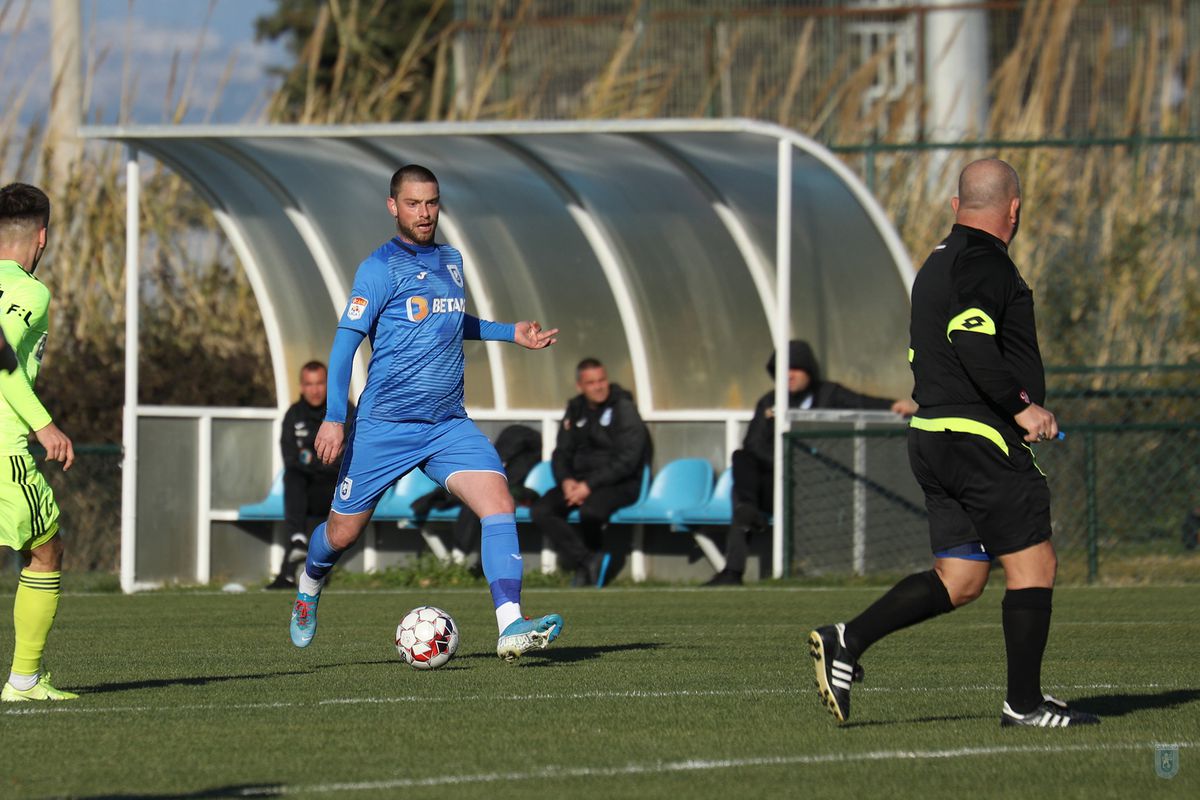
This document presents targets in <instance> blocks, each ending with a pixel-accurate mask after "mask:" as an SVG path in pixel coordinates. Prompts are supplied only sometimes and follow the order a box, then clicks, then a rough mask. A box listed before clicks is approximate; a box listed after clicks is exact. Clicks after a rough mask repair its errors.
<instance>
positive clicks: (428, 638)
mask: <svg viewBox="0 0 1200 800" xmlns="http://www.w3.org/2000/svg"><path fill="white" fill-rule="evenodd" d="M457 650H458V625H457V623H455V622H454V618H453V617H451V616H450V615H449V614H447V613H446V612H445V611H442V610H441V609H440V608H434V607H433V606H420V607H419V608H414V609H413V610H412V611H410V612H408V613H407V614H405V615H404V619H402V620H400V624H399V625H397V626H396V652H398V653H399V654H400V658H402V659H403V660H404V663H406V664H408V665H409V666H410V667H412V668H413V669H437V668H438V667H440V666H442V665H443V664H445V663H446V662H447V661H449V660H450V659H451V658H453V657H454V653H455V652H456V651H457Z"/></svg>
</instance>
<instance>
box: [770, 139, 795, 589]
mask: <svg viewBox="0 0 1200 800" xmlns="http://www.w3.org/2000/svg"><path fill="white" fill-rule="evenodd" d="M778 169H779V173H778V176H777V178H778V195H777V201H776V218H775V322H776V325H775V442H774V451H773V452H774V455H775V461H774V463H775V465H776V468H775V470H774V471H773V474H772V477H771V479H772V480H773V481H774V482H775V497H774V502H773V503H772V506H771V510H772V513H773V515H774V520H775V524H774V530H773V532H772V533H773V537H772V542H771V561H772V566H771V575H772V577H775V578H782V577H783V537H784V530H785V528H784V524H785V522H788V520H785V519H784V514H783V510H784V509H783V492H784V484H783V432H784V430H785V429H786V427H787V425H788V391H787V377H788V375H787V374H788V337H789V335H790V333H791V324H790V320H791V318H792V314H791V300H792V144H791V142H788V141H786V140H783V139H780V140H779V167H778Z"/></svg>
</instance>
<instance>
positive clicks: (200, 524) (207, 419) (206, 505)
mask: <svg viewBox="0 0 1200 800" xmlns="http://www.w3.org/2000/svg"><path fill="white" fill-rule="evenodd" d="M196 440H197V441H196V445H197V446H196V477H197V485H196V583H198V584H200V585H201V586H204V585H206V584H207V583H208V582H209V581H210V580H212V520H211V518H210V512H211V511H212V469H213V462H212V417H211V416H210V415H208V414H204V415H202V416H201V417H200V419H198V420H197V421H196Z"/></svg>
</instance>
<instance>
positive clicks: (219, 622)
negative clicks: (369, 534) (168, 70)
mask: <svg viewBox="0 0 1200 800" xmlns="http://www.w3.org/2000/svg"><path fill="white" fill-rule="evenodd" d="M1001 577H1002V576H998V579H994V583H995V585H993V586H992V587H991V588H990V589H989V590H988V591H987V592H986V593H985V595H984V597H983V598H982V599H981V600H979V601H978V602H977V603H976V604H974V605H973V606H970V607H967V608H965V609H962V610H960V611H958V612H955V613H954V614H951V615H949V616H946V617H942V618H940V619H937V620H934V621H931V622H929V623H926V624H924V625H921V626H918V627H916V628H913V629H910V630H907V631H902V632H900V633H897V634H895V635H893V636H892V637H890V638H888V639H885V640H884V641H883V642H880V643H879V644H877V645H876V646H875V647H874V648H873V649H872V650H871V651H870V652H869V653H868V654H867V656H866V658H865V659H864V662H863V665H864V667H865V669H866V683H865V684H856V686H855V689H854V694H853V705H852V712H853V714H852V718H851V720H850V722H849V723H848V724H845V725H842V726H838V725H837V724H836V723H834V721H833V719H832V718H831V717H830V716H829V715H828V714H827V713H826V712H825V711H824V710H823V709H822V707H821V706H820V705H819V703H818V701H817V696H816V691H815V689H814V688H813V680H812V662H811V659H810V658H809V656H808V651H807V646H806V641H805V640H806V635H807V632H808V630H809V629H810V627H812V626H814V625H816V624H821V623H826V622H833V621H837V620H840V619H846V618H848V617H850V616H852V615H853V614H854V613H857V611H859V610H860V609H861V608H863V607H865V605H866V604H867V603H869V602H870V601H871V600H873V599H874V598H875V597H877V596H878V595H879V594H881V592H882V589H881V588H844V589H830V588H806V587H801V586H787V585H784V586H770V587H766V588H761V589H760V588H753V589H750V588H748V589H742V590H698V589H669V588H654V589H639V588H619V587H618V588H614V589H611V590H610V589H605V590H604V591H595V590H558V589H532V590H527V592H526V594H525V598H524V599H525V610H526V612H527V613H530V614H540V613H546V612H549V611H559V612H561V613H562V614H563V615H564V617H565V618H566V628H565V633H564V635H563V636H562V638H561V639H560V640H559V641H558V642H556V643H555V644H554V645H552V646H551V647H550V648H549V649H547V650H545V651H541V652H538V653H535V654H531V655H528V656H527V657H526V658H524V659H523V660H522V661H521V662H520V663H518V664H516V665H508V664H504V663H502V662H501V661H499V660H498V659H497V658H496V656H495V641H496V635H495V622H494V617H493V614H492V609H491V603H490V602H489V600H488V597H487V593H486V590H485V589H481V588H476V589H469V590H432V589H431V590H404V591H394V590H392V591H388V590H380V591H351V590H349V589H347V588H341V589H340V590H339V587H338V586H337V585H334V586H332V587H331V588H330V589H329V590H328V591H327V592H326V596H325V597H324V598H323V600H322V604H321V612H320V630H319V633H318V635H317V638H316V640H315V641H314V643H313V645H312V646H311V647H309V648H308V649H307V650H304V651H298V650H296V649H294V648H293V647H292V646H291V644H290V643H289V641H288V637H287V632H286V626H287V617H288V613H289V604H290V600H291V597H290V595H287V594H284V593H267V592H250V593H247V594H240V595H236V594H219V593H203V592H196V593H187V592H163V593H149V594H143V595H138V596H121V595H109V594H67V595H65V596H64V598H63V602H62V605H61V607H60V610H59V617H58V622H57V624H56V626H55V629H54V631H53V633H52V636H51V641H50V647H49V650H48V654H49V657H50V658H49V664H50V666H51V668H52V670H53V672H54V675H55V679H56V681H55V682H56V683H57V684H58V685H59V686H61V687H62V688H66V689H74V690H77V691H79V692H81V693H82V694H83V696H82V697H81V699H79V700H77V701H74V702H71V703H57V704H20V705H17V704H13V705H8V704H5V705H4V706H3V707H0V753H2V761H0V797H4V798H10V797H11V798H50V797H90V798H101V797H104V798H150V797H155V798H183V797H187V798H198V797H242V796H248V797H271V796H277V795H279V796H289V797H326V798H328V797H346V798H374V797H414V796H420V797H453V798H475V797H479V798H496V797H515V796H518V795H520V796H540V797H546V798H559V797H569V798H572V800H580V799H582V798H644V797H670V798H676V799H678V798H686V800H695V798H707V797H713V798H718V797H719V798H729V797H746V798H758V797H813V798H822V797H836V798H867V797H891V798H903V797H913V798H922V800H926V799H927V798H938V797H946V798H955V800H961V798H963V797H981V796H982V797H1017V796H1020V797H1053V798H1062V797H1078V798H1088V799H1089V800H1092V799H1093V798H1098V797H1131V796H1132V797H1142V796H1145V797H1150V796H1153V797H1197V796H1200V747H1198V745H1200V615H1198V613H1197V610H1198V609H1200V587H1197V586H1186V585H1184V586H1168V587H1147V588H1121V589H1112V588H1062V589H1059V590H1058V591H1057V592H1056V593H1055V607H1054V625H1053V628H1052V630H1051V638H1050V645H1049V648H1048V651H1047V657H1046V663H1045V668H1044V673H1043V674H1044V682H1045V688H1046V690H1047V691H1050V692H1052V693H1054V694H1055V695H1056V696H1059V697H1061V698H1063V699H1065V700H1069V701H1072V702H1074V703H1077V704H1078V705H1079V706H1080V707H1082V708H1085V709H1087V710H1090V711H1093V712H1095V713H1098V714H1100V715H1102V716H1103V718H1104V721H1103V724H1101V725H1099V726H1097V727H1094V728H1081V729H1074V730H1072V729H1068V730H1026V729H1004V730H1001V729H1000V728H999V726H998V721H999V711H1000V704H1001V702H1002V700H1003V696H1004V689H1003V686H1004V673H1005V669H1004V645H1003V640H1002V636H1001V630H1000V625H999V619H1000V608H999V603H1000V599H1001V597H1002V595H1003V589H1002V585H1001V584H1000V581H999V578H1001ZM7 603H11V595H7V596H3V597H2V598H0V614H2V616H0V663H3V664H4V665H5V667H6V666H7V663H8V659H9V657H10V656H11V646H12V645H11V642H12V623H11V614H10V613H9V610H8V606H7V605H6V604H7ZM424 603H429V604H434V605H438V606H440V607H442V608H445V609H446V610H448V611H449V612H450V613H451V614H453V615H454V617H455V619H456V620H457V621H458V623H459V625H460V627H461V629H462V632H463V633H462V644H461V647H460V649H459V652H458V655H457V657H456V658H455V659H454V660H453V661H451V662H450V663H449V664H448V665H447V666H446V667H444V668H443V669H440V670H434V671H429V672H418V671H415V670H412V669H410V668H408V667H407V666H405V665H404V664H402V663H401V662H400V661H399V659H398V657H397V655H396V652H395V649H394V647H393V645H392V634H393V631H394V629H395V625H396V623H397V622H398V621H399V619H400V617H401V616H402V614H403V613H404V612H405V611H407V610H408V609H409V608H411V607H413V606H416V605H420V604H424ZM1157 745H1174V746H1176V747H1177V748H1178V750H1177V753H1178V755H1177V764H1178V773H1177V774H1176V775H1175V777H1174V778H1171V779H1169V780H1168V779H1164V778H1162V777H1159V776H1158V775H1157V774H1156V770H1155V758H1156V753H1157V747H1156V746H1157Z"/></svg>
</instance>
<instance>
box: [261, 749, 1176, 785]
mask: <svg viewBox="0 0 1200 800" xmlns="http://www.w3.org/2000/svg"><path fill="white" fill-rule="evenodd" d="M1158 744H1161V743H1159V742H1114V743H1111V744H1062V745H1012V746H1004V747H959V748H954V749H951V750H876V751H871V752H866V753H811V754H802V755H794V756H761V757H756V758H722V759H688V760H686V761H650V762H645V763H641V764H638V763H633V764H623V765H620V766H609V767H606V766H594V767H566V766H546V767H542V768H540V769H535V770H527V771H524V772H485V773H476V774H463V775H438V776H435V777H431V778H393V779H391V780H383V781H358V782H350V783H317V784H307V785H296V786H289V785H287V784H284V785H281V786H269V787H258V788H253V789H245V790H243V793H242V796H244V797H254V796H256V795H270V796H274V795H279V794H307V793H312V794H330V793H341V792H359V791H380V790H388V789H409V788H416V787H426V786H454V785H462V784H487V783H516V782H521V781H532V780H562V779H564V778H617V777H624V776H633V775H663V774H669V773H680V772H701V771H706V770H718V769H746V768H749V767H792V766H819V765H821V764H853V763H861V762H878V761H930V760H937V759H956V760H961V759H963V758H981V757H982V758H988V757H994V756H1013V755H1046V754H1051V755H1053V754H1061V753H1107V752H1125V751H1138V750H1145V751H1150V750H1152V749H1153V748H1155V747H1156V746H1157V745H1158ZM1196 744H1197V743H1196V742H1190V741H1189V742H1174V743H1172V746H1175V747H1181V748H1185V747H1195V746H1196Z"/></svg>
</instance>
